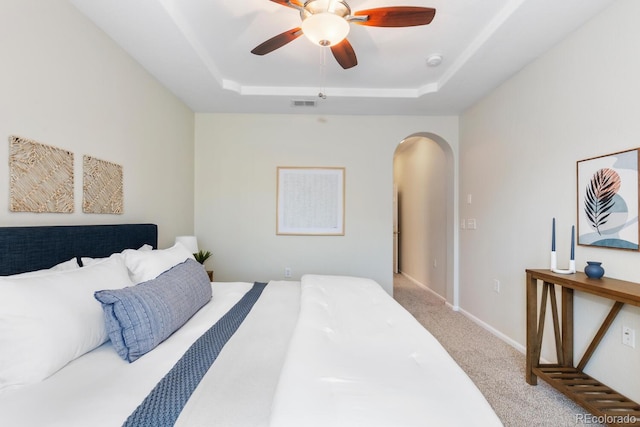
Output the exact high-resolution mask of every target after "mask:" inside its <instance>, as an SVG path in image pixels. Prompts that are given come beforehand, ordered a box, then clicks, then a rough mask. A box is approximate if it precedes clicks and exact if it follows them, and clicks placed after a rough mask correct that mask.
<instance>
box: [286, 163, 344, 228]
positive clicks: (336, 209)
mask: <svg viewBox="0 0 640 427" xmlns="http://www.w3.org/2000/svg"><path fill="white" fill-rule="evenodd" d="M276 193H277V202H276V235H298V236H344V234H345V230H344V218H345V210H344V207H345V168H344V167H299V166H296V167H285V166H278V168H277V191H276Z"/></svg>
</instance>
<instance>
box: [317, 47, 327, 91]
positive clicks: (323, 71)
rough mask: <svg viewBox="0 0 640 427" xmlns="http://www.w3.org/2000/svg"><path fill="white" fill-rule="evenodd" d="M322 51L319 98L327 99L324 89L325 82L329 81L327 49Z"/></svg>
mask: <svg viewBox="0 0 640 427" xmlns="http://www.w3.org/2000/svg"><path fill="white" fill-rule="evenodd" d="M320 51H321V52H320V92H318V98H320V99H327V94H326V92H325V89H324V85H325V82H326V81H327V48H322V49H320Z"/></svg>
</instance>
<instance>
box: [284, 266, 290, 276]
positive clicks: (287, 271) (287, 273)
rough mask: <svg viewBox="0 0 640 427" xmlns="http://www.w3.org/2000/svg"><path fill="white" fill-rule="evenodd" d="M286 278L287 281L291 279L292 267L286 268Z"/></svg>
mask: <svg viewBox="0 0 640 427" xmlns="http://www.w3.org/2000/svg"><path fill="white" fill-rule="evenodd" d="M284 277H286V278H287V279H289V278H291V268H290V267H285V268H284Z"/></svg>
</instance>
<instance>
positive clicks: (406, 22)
mask: <svg viewBox="0 0 640 427" xmlns="http://www.w3.org/2000/svg"><path fill="white" fill-rule="evenodd" d="M435 15H436V10H435V9H433V8H431V7H415V6H397V7H379V8H376V9H367V10H359V11H357V12H355V13H354V14H353V16H354V17H355V19H353V20H351V22H353V23H354V24H359V25H370V26H373V27H413V26H416V25H427V24H429V23H431V21H432V20H433V17H434V16H435ZM365 16H366V17H368V18H367V19H362V20H361V19H359V18H358V17H365Z"/></svg>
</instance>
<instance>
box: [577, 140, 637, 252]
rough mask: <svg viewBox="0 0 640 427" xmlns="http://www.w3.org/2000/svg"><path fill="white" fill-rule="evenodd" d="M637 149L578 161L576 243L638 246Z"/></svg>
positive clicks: (605, 246) (618, 247) (630, 247)
mask: <svg viewBox="0 0 640 427" xmlns="http://www.w3.org/2000/svg"><path fill="white" fill-rule="evenodd" d="M639 150H640V149H637V148H636V149H633V150H628V151H622V152H619V153H613V154H608V155H605V156H600V157H594V158H590V159H585V160H580V161H578V164H577V174H578V180H577V182H578V244H579V245H586V246H598V247H603V248H614V249H628V250H634V251H637V250H638V247H639V246H638V243H639V241H640V234H639V228H638V155H639V152H640V151H639Z"/></svg>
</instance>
